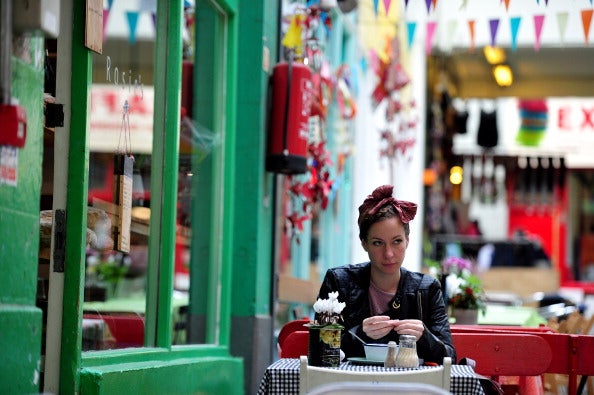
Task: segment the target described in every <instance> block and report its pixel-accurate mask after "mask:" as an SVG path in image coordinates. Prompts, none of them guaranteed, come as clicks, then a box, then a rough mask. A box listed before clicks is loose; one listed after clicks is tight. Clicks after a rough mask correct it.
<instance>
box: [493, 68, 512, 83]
mask: <svg viewBox="0 0 594 395" xmlns="http://www.w3.org/2000/svg"><path fill="white" fill-rule="evenodd" d="M493 77H495V82H497V85H499V86H511V84H512V83H513V82H514V74H513V72H512V69H511V67H509V66H508V65H506V64H500V65H497V66H495V67H493Z"/></svg>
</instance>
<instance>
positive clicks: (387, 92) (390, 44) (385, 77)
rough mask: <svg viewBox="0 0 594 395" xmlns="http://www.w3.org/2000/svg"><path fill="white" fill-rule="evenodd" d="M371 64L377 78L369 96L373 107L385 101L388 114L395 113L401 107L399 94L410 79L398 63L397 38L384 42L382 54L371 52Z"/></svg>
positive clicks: (398, 46)
mask: <svg viewBox="0 0 594 395" xmlns="http://www.w3.org/2000/svg"><path fill="white" fill-rule="evenodd" d="M371 64H372V67H373V70H374V71H375V74H376V76H377V84H376V86H375V88H374V89H373V92H372V94H371V99H372V101H373V104H374V106H376V107H377V106H379V105H380V103H382V102H383V101H384V100H386V101H387V102H388V103H387V108H388V109H389V112H391V113H393V114H395V113H397V112H398V111H399V110H400V108H401V106H402V104H401V102H400V95H399V92H400V90H401V89H402V88H404V87H405V86H407V85H408V84H409V83H410V78H409V76H408V74H406V72H405V71H404V68H403V67H402V64H401V63H400V45H399V43H398V38H397V37H396V38H394V39H393V40H390V39H387V40H386V47H385V49H384V53H383V54H377V53H375V52H374V51H372V53H371ZM387 115H388V114H387ZM388 119H389V118H388Z"/></svg>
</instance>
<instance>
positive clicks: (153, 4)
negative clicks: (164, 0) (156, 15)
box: [138, 0, 157, 12]
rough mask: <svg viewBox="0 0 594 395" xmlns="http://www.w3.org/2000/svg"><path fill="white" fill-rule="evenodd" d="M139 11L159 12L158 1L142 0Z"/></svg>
mask: <svg viewBox="0 0 594 395" xmlns="http://www.w3.org/2000/svg"><path fill="white" fill-rule="evenodd" d="M138 10H139V11H141V12H142V11H146V12H157V1H156V0H140V5H139V7H138Z"/></svg>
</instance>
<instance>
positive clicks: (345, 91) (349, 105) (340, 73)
mask: <svg viewBox="0 0 594 395" xmlns="http://www.w3.org/2000/svg"><path fill="white" fill-rule="evenodd" d="M336 101H337V103H338V111H339V112H340V116H341V118H342V119H353V118H355V115H356V114H357V103H356V102H355V99H354V96H353V93H352V89H351V84H350V69H349V66H348V65H346V64H343V65H342V66H340V67H339V68H338V70H337V72H336Z"/></svg>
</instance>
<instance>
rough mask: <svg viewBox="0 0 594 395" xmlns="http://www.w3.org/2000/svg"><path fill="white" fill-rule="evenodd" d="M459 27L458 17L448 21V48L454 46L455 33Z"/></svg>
mask: <svg viewBox="0 0 594 395" xmlns="http://www.w3.org/2000/svg"><path fill="white" fill-rule="evenodd" d="M457 27H458V20H457V19H450V20H449V21H448V27H447V32H446V48H447V49H448V50H449V49H451V48H452V47H453V41H454V33H455V32H456V28H457Z"/></svg>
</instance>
